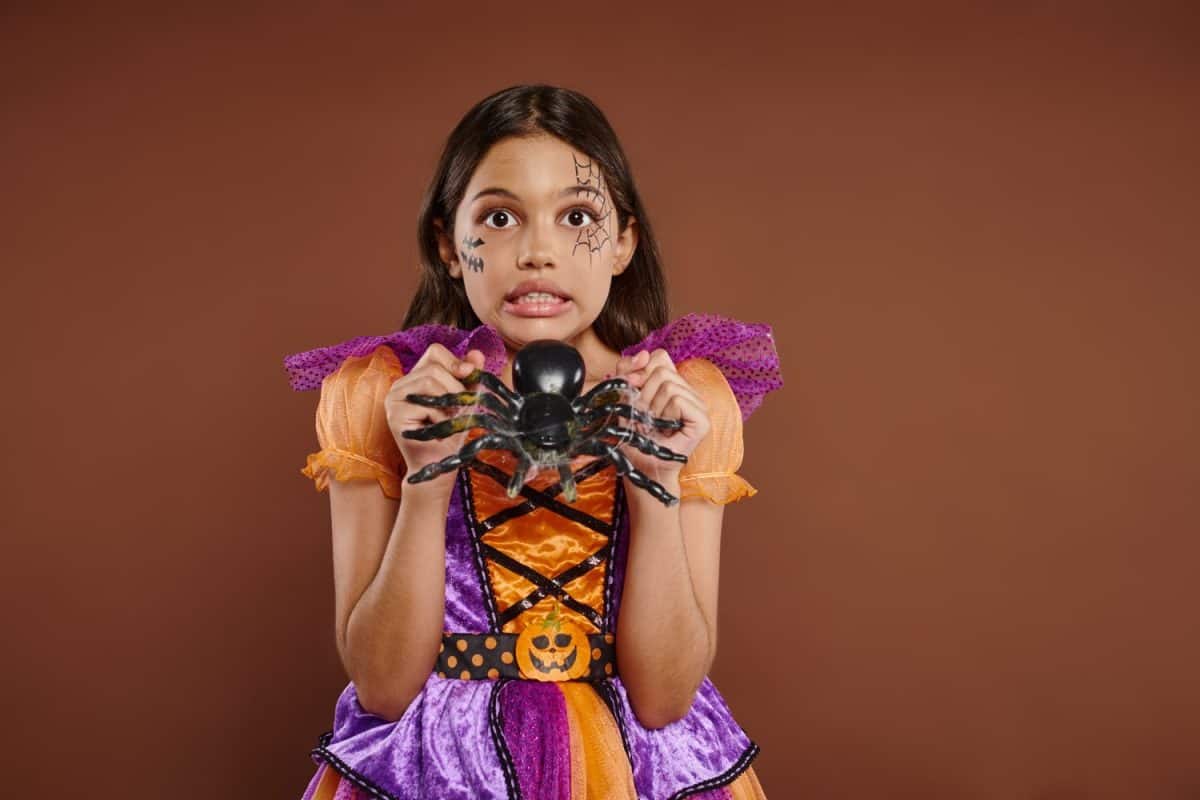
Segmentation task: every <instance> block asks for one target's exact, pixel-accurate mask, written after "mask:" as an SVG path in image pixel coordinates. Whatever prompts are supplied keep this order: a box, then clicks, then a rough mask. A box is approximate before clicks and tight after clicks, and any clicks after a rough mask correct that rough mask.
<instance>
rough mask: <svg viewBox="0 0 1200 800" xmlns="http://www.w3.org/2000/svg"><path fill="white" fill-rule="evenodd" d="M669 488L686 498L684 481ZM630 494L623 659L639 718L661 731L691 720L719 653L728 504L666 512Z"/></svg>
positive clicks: (703, 503) (688, 504) (696, 502)
mask: <svg viewBox="0 0 1200 800" xmlns="http://www.w3.org/2000/svg"><path fill="white" fill-rule="evenodd" d="M663 486H664V487H665V488H666V489H667V491H669V492H671V493H672V494H675V495H678V494H679V491H680V488H679V481H678V477H677V476H676V477H674V478H673V479H669V480H666V481H665V482H663ZM628 488H629V489H630V491H629V493H628V495H627V496H628V497H629V513H630V529H631V530H630V544H629V557H628V561H627V566H626V573H625V587H624V591H623V593H622V596H621V597H622V599H621V613H620V616H619V618H618V620H617V642H618V643H619V645H618V647H617V661H618V668H619V671H620V673H621V680H622V682H623V683H624V684H625V687H626V689H627V691H628V692H629V701H630V704H631V705H632V706H633V708H634V712H635V713H636V714H637V717H638V720H639V721H640V722H641V723H642V724H643V725H645V726H646V727H648V728H659V727H662V726H664V725H666V724H668V723H670V722H674V721H675V720H677V719H679V718H681V717H683V716H684V715H685V714H687V712H688V709H689V708H691V705H692V701H693V700H694V698H695V696H696V691H697V689H699V687H700V683H701V682H702V681H703V680H704V677H705V676H706V675H707V674H708V671H709V669H710V668H711V666H712V662H713V658H714V657H715V655H716V646H717V584H718V574H719V566H720V551H721V538H720V537H721V523H722V518H723V516H724V506H722V505H718V504H716V503H712V502H709V501H708V500H705V499H702V498H689V499H685V500H682V501H681V502H680V503H679V504H678V505H676V506H673V507H671V508H667V507H666V506H664V505H662V503H660V502H659V501H657V500H655V499H654V498H653V497H651V496H650V495H648V494H646V493H645V492H643V491H641V490H638V489H634V488H632V487H628Z"/></svg>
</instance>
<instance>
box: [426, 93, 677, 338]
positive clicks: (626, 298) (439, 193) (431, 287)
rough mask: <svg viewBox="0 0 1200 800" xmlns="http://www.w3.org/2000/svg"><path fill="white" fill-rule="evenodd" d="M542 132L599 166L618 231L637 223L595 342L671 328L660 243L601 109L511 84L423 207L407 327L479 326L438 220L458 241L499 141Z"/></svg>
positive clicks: (455, 150) (479, 117) (491, 102)
mask: <svg viewBox="0 0 1200 800" xmlns="http://www.w3.org/2000/svg"><path fill="white" fill-rule="evenodd" d="M540 134H549V135H551V136H556V137H558V138H559V139H561V140H562V141H564V142H566V143H567V144H569V145H571V146H572V147H574V148H575V149H577V150H579V151H580V152H582V153H585V154H587V155H588V156H590V157H591V158H592V160H593V161H595V162H596V163H597V164H598V165H599V168H600V170H601V172H602V173H603V175H604V181H605V183H606V184H607V186H608V190H609V193H610V194H611V195H612V201H613V205H614V206H615V208H616V212H617V226H618V227H617V229H618V231H624V230H625V227H626V225H627V224H628V221H629V218H630V217H631V216H632V217H634V218H635V219H636V220H637V223H638V242H637V248H636V249H635V250H634V253H633V258H632V260H631V261H630V262H629V266H628V267H627V268H626V269H625V270H624V271H623V272H622V273H621V274H620V275H615V276H613V282H612V287H611V289H610V290H609V293H608V300H607V302H605V304H604V308H603V310H601V312H600V316H598V317H597V318H596V322H595V324H594V325H593V329H594V330H595V332H596V335H597V337H598V338H599V339H600V341H602V342H603V343H604V344H605V345H607V346H608V347H610V348H612V349H614V350H618V351H619V350H622V349H624V348H626V347H628V346H630V345H632V344H637V343H638V342H640V341H641V340H642V339H644V338H645V337H646V335H647V334H649V333H650V331H652V330H654V329H656V328H661V327H662V326H663V325H666V324H667V322H668V309H667V287H666V278H665V276H664V275H663V271H662V266H661V264H660V263H659V255H658V245H657V243H656V242H655V239H654V232H653V230H652V228H651V226H650V220H649V219H648V217H647V215H646V209H644V208H643V207H642V200H641V198H640V197H639V196H638V192H637V187H636V186H634V183H633V173H632V171H631V170H630V167H629V162H628V160H627V159H626V158H625V153H624V151H623V150H622V149H621V145H620V142H618V141H617V135H616V133H615V132H614V131H613V129H612V126H610V125H609V124H608V120H607V119H605V117H604V114H603V113H602V112H601V111H600V109H599V108H598V107H597V106H596V104H595V103H593V102H592V101H591V100H589V99H588V98H587V97H585V96H584V95H582V94H580V93H579V92H575V91H572V90H570V89H563V88H559V87H557V86H547V85H544V84H533V85H521V86H511V87H509V88H507V89H504V90H502V91H499V92H496V93H495V94H493V95H490V96H489V97H485V98H484V99H483V100H481V101H480V102H479V103H477V104H476V105H475V107H474V108H472V109H471V110H470V111H468V112H467V113H466V115H465V116H464V117H463V118H462V120H460V121H459V123H458V125H457V126H455V128H454V130H453V131H451V133H450V136H449V137H448V138H447V139H446V145H445V147H444V149H443V150H442V155H441V158H440V159H439V160H438V165H437V171H436V172H435V173H434V176H433V180H432V181H431V182H430V184H429V188H428V189H427V190H426V191H425V197H424V198H423V199H422V201H421V213H420V216H419V217H418V219H417V241H418V242H419V245H420V250H421V264H420V267H419V269H420V270H421V278H420V283H419V285H418V286H417V292H416V295H415V296H414V297H413V299H412V303H411V304H410V305H409V307H408V313H407V314H406V315H405V317H404V323H403V325H402V328H403V329H408V328H411V327H415V326H417V325H424V324H426V323H430V322H439V323H442V324H443V325H453V326H455V327H458V328H464V329H470V328H474V327H476V326H478V325H479V324H480V320H479V318H478V317H477V316H476V315H475V312H474V311H473V310H472V309H471V304H470V302H468V300H467V292H466V289H465V288H464V286H463V282H462V279H456V278H453V277H451V275H450V273H449V271H448V270H447V266H446V264H445V263H444V262H443V261H442V259H441V255H440V254H439V252H438V238H437V229H436V228H435V227H434V220H436V219H441V220H442V221H443V223H444V224H445V226H446V233H447V234H448V235H449V236H450V240H451V241H454V239H455V237H454V227H453V226H454V211H455V209H457V208H458V205H459V203H461V202H462V199H463V195H464V194H465V192H466V190H467V184H468V183H469V182H470V180H471V176H472V175H473V174H474V172H475V168H476V167H478V166H479V162H480V161H482V160H483V158H484V156H485V155H486V154H487V152H488V150H489V149H491V147H492V146H493V145H495V144H496V143H497V142H499V141H500V140H501V139H505V138H508V137H511V136H517V137H525V136H536V135H540Z"/></svg>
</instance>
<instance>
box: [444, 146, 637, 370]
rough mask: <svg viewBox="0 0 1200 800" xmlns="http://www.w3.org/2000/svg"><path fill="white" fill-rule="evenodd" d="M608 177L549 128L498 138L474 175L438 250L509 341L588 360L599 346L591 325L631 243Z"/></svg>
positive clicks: (475, 305)
mask: <svg viewBox="0 0 1200 800" xmlns="http://www.w3.org/2000/svg"><path fill="white" fill-rule="evenodd" d="M606 184H607V182H606V181H605V180H604V178H603V176H602V175H601V174H600V169H599V167H598V166H597V165H596V164H595V163H594V162H593V161H592V159H590V158H589V157H588V156H586V155H584V154H583V153H581V152H579V151H578V150H576V149H575V148H573V147H571V146H570V145H568V144H567V143H565V142H563V141H562V140H561V139H558V138H556V137H553V136H549V135H538V136H534V137H529V138H509V139H504V140H501V141H500V142H497V143H496V144H495V145H493V147H492V149H491V150H489V151H488V153H487V155H486V156H484V158H483V160H482V161H481V162H480V164H479V166H478V168H476V170H475V174H474V175H472V176H471V181H470V183H469V184H468V185H467V190H466V193H465V194H464V195H463V199H462V202H461V203H460V204H459V206H458V208H457V209H456V212H455V217H454V231H455V233H454V237H455V239H456V240H457V241H453V242H451V241H450V240H449V238H448V237H447V236H446V235H445V233H444V231H443V232H442V233H441V234H440V235H439V249H440V253H441V257H442V260H443V261H444V262H445V263H446V264H448V265H449V269H450V274H451V275H452V276H453V277H455V278H456V279H457V278H461V279H462V280H463V283H464V285H465V288H466V292H467V299H468V300H469V301H470V303H471V308H472V309H473V310H474V311H475V314H476V316H478V317H479V319H480V320H481V321H482V322H484V323H486V324H488V325H491V326H492V327H493V328H495V329H496V330H497V331H498V332H499V333H500V335H501V336H502V337H503V338H504V340H505V342H506V343H507V344H508V346H509V348H510V349H512V350H518V349H520V348H521V347H523V346H524V345H525V344H526V343H528V342H531V341H533V340H535V339H558V340H559V341H565V342H568V343H571V344H573V345H574V346H575V347H576V348H578V349H579V350H580V352H581V353H584V355H585V361H586V360H587V358H588V355H589V354H593V355H594V354H595V353H596V352H597V346H598V340H596V339H595V335H594V333H593V332H592V330H591V326H592V323H593V322H595V320H596V318H597V317H598V316H599V315H600V311H601V310H602V309H603V308H604V303H605V301H606V300H607V299H608V290H609V286H610V285H611V283H612V278H613V276H614V275H617V274H620V273H621V272H622V271H623V270H624V269H625V268H626V267H627V266H628V265H629V261H630V259H631V258H632V257H633V252H634V248H635V247H636V245H637V234H636V231H635V227H636V223H635V221H634V220H633V219H632V218H631V219H630V221H629V224H627V225H626V228H625V230H624V231H622V232H618V231H617V230H616V227H617V215H616V211H615V209H614V208H613V204H612V197H611V195H610V194H609V190H608V186H607V185H606ZM438 227H439V230H441V226H440V225H439V226H438ZM588 351H590V353H589V352H588Z"/></svg>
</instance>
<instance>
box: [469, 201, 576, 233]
mask: <svg viewBox="0 0 1200 800" xmlns="http://www.w3.org/2000/svg"><path fill="white" fill-rule="evenodd" d="M599 218H600V215H599V214H597V213H596V212H595V211H592V210H591V209H590V208H585V207H582V206H580V207H576V208H572V209H571V210H570V211H568V212H567V213H566V216H564V217H563V219H565V220H567V224H568V225H570V226H571V227H574V228H583V227H586V226H588V225H592V224H594V223H595V222H596V221H597V220H598V219H599ZM479 221H480V222H481V223H483V224H484V225H487V226H488V227H489V228H493V229H495V230H504V229H505V228H511V227H513V226H512V225H510V224H509V223H510V222H511V223H513V224H514V225H515V224H516V218H515V217H514V216H513V214H512V212H511V211H509V210H508V209H505V208H497V209H495V210H494V211H489V212H487V213H486V214H484V215H483V216H482V217H481V218H480V219H479Z"/></svg>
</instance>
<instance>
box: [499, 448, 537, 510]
mask: <svg viewBox="0 0 1200 800" xmlns="http://www.w3.org/2000/svg"><path fill="white" fill-rule="evenodd" d="M497 449H500V448H499V446H497ZM504 449H505V450H510V451H511V452H512V453H513V454H514V455H516V457H517V468H516V469H514V470H513V474H512V478H510V479H509V481H508V489H507V490H506V491H505V494H507V495H508V496H509V497H510V498H512V497H516V496H517V493H518V492H520V491H521V487H522V486H524V485H525V474H526V473H527V472H529V468H530V467H532V466H533V459H532V458H530V457H529V453H526V452H525V448H523V447H521V446H520V445H516V444H511V443H510V444H508V445H507V446H505V447H504Z"/></svg>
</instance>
